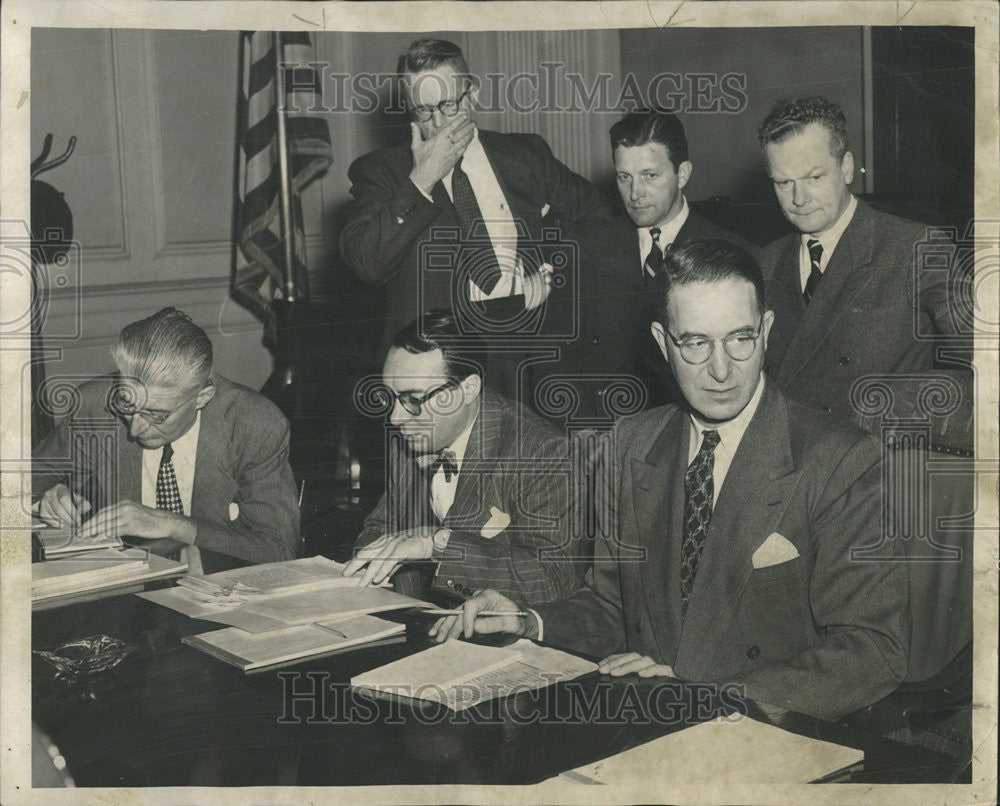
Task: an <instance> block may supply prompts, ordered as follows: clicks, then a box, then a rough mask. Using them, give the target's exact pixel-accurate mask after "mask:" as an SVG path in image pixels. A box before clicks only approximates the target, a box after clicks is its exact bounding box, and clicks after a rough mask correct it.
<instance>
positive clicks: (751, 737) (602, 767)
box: [559, 715, 864, 795]
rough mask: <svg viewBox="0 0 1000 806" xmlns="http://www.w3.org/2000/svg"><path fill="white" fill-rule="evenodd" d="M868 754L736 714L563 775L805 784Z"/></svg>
mask: <svg viewBox="0 0 1000 806" xmlns="http://www.w3.org/2000/svg"><path fill="white" fill-rule="evenodd" d="M863 758H864V752H863V751H861V750H856V749H855V748H853V747H844V746H842V745H839V744H833V743H831V742H824V741H821V740H819V739H812V738H809V737H807V736H799V735H798V734H795V733H789V732H788V731H786V730H782V729H781V728H776V727H774V726H773V725H767V724H765V723H763V722H757V721H755V720H753V719H750V717H747V716H742V715H734V716H732V717H719V718H718V719H715V720H712V721H711V722H702V723H701V724H699V725H695V726H694V727H690V728H685V729H683V730H679V731H676V732H674V733H670V734H667V735H666V736H663V737H661V738H659V739H655V740H654V741H651V742H647V743H646V744H641V745H639V746H638V747H633V748H632V749H631V750H626V751H625V752H623V753H618V754H617V755H614V756H611V757H610V758H606V759H602V760H601V761H597V762H595V763H593V764H588V765H586V766H584V767H579V768H578V769H575V770H570V771H568V772H564V773H562V775H561V776H559V777H560V778H562V779H563V780H569V781H574V782H575V783H584V784H607V785H610V786H628V785H630V784H634V783H635V780H636V775H637V771H641V774H642V776H643V777H644V778H647V779H649V780H657V781H663V782H665V785H670V784H671V783H673V785H685V784H712V785H716V786H724V785H726V784H734V785H735V784H739V785H752V784H804V783H809V782H810V781H814V780H816V779H817V778H822V777H823V776H825V775H828V774H829V773H832V772H836V771H837V770H841V769H843V768H845V767H849V766H851V765H852V764H855V763H857V762H859V761H861V760H862V759H863ZM664 795H668V792H667V791H664Z"/></svg>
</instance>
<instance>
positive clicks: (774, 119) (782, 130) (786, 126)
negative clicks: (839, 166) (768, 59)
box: [757, 95, 848, 160]
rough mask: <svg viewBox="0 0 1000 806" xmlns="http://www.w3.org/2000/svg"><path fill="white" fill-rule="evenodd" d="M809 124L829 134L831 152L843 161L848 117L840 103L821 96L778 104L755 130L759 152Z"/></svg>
mask: <svg viewBox="0 0 1000 806" xmlns="http://www.w3.org/2000/svg"><path fill="white" fill-rule="evenodd" d="M810 123H819V124H820V125H821V126H822V127H823V128H825V129H826V130H827V131H828V132H829V133H830V151H831V153H832V154H833V156H834V157H836V158H837V159H838V160H841V159H843V158H844V154H846V153H847V149H848V143H847V118H846V117H844V110H843V109H841V108H840V105H839V104H835V103H834V102H833V101H828V100H827V99H826V98H824V97H823V96H821V95H810V96H809V97H807V98H782V99H781V100H780V101H778V102H777V103H776V104H775V105H774V106H773V107H772V108H771V111H770V112H768V114H767V117H766V118H764V122H763V123H761V124H760V128H759V129H757V139H758V140H759V141H760V148H761V151H763V150H764V149H765V147H766V146H767V145H768V143H780V142H781V141H783V140H785V139H786V138H788V137H791V136H792V135H795V134H800V133H801V132H802V130H803V129H804V128H805V127H806V126H808V125H809V124H810Z"/></svg>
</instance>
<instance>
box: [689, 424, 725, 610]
mask: <svg viewBox="0 0 1000 806" xmlns="http://www.w3.org/2000/svg"><path fill="white" fill-rule="evenodd" d="M702 434H703V439H702V442H701V448H700V449H699V451H698V455H697V456H695V457H694V461H693V462H691V464H690V466H689V467H688V469H687V472H686V473H685V474H684V542H683V543H681V613H682V615H687V606H688V597H690V595H691V588H692V586H693V585H694V576H695V574H696V573H697V572H698V561H699V560H701V552H702V549H703V548H704V547H705V535H706V534H707V533H708V524H709V523H710V522H711V520H712V501H713V499H714V495H715V484H714V482H713V481H712V470H713V469H714V468H715V446H716V445H718V444H719V432H718V431H702Z"/></svg>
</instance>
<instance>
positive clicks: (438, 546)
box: [433, 527, 451, 552]
mask: <svg viewBox="0 0 1000 806" xmlns="http://www.w3.org/2000/svg"><path fill="white" fill-rule="evenodd" d="M449 540H451V529H445V528H444V527H441V528H440V529H438V530H437V531H436V532H435V533H434V538H433V544H434V551H436V552H442V551H444V550H445V549H446V548H448V541H449Z"/></svg>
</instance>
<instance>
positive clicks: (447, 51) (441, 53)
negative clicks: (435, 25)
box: [396, 37, 469, 78]
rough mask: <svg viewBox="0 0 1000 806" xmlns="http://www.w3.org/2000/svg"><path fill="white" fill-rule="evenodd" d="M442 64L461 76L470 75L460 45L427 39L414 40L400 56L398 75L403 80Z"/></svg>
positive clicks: (443, 40)
mask: <svg viewBox="0 0 1000 806" xmlns="http://www.w3.org/2000/svg"><path fill="white" fill-rule="evenodd" d="M442 64H447V65H449V66H451V67H452V68H454V70H455V72H456V73H459V74H460V75H465V76H468V75H469V65H468V63H467V62H466V61H465V56H464V55H463V54H462V49H461V48H460V47H459V46H458V45H456V44H455V43H454V42H449V41H448V40H447V39H434V38H433V37H426V38H424V39H416V40H414V41H413V42H411V43H410V45H409V47H407V49H406V50H404V51H403V52H402V53H400V54H399V60H398V61H397V62H396V73H397V74H398V75H399V77H400V78H402V77H403V76H405V75H407V74H409V75H416V74H417V73H422V72H424V71H425V70H434V69H435V68H438V67H440V66H441V65H442Z"/></svg>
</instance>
